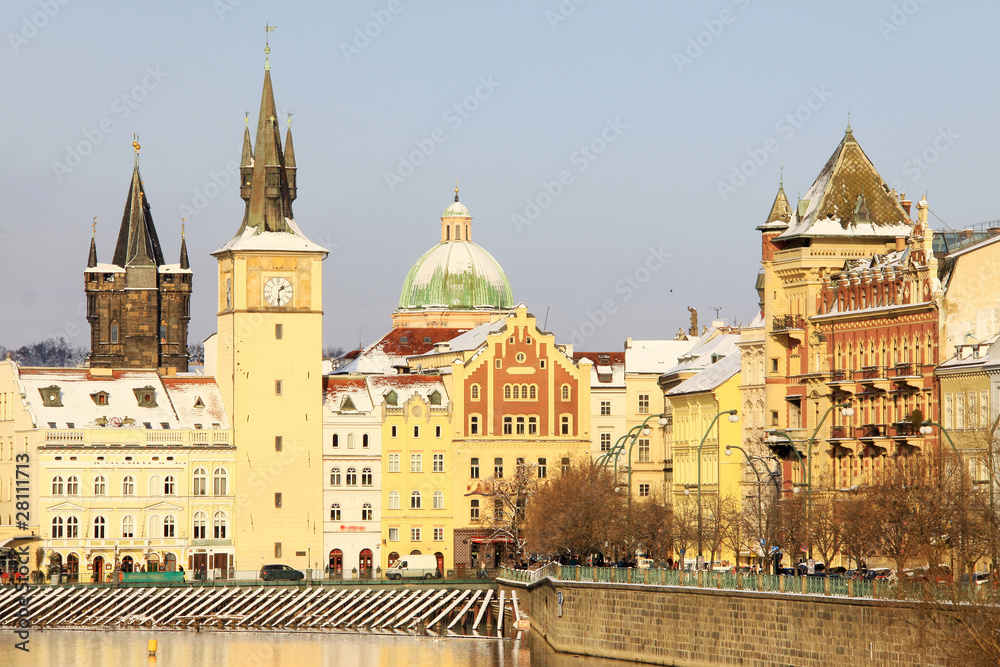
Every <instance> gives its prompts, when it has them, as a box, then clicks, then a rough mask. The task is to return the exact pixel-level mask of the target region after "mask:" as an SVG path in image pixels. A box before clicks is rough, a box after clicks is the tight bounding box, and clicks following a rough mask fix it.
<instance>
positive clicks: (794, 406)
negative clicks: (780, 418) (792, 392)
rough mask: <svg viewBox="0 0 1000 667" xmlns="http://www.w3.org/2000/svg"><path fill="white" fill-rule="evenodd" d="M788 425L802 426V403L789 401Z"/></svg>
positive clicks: (792, 426) (793, 426)
mask: <svg viewBox="0 0 1000 667" xmlns="http://www.w3.org/2000/svg"><path fill="white" fill-rule="evenodd" d="M788 427H789V428H802V403H800V402H799V401H788Z"/></svg>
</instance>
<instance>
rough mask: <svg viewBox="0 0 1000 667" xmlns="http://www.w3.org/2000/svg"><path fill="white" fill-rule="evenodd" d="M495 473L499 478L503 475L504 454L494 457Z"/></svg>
mask: <svg viewBox="0 0 1000 667" xmlns="http://www.w3.org/2000/svg"><path fill="white" fill-rule="evenodd" d="M493 474H494V475H496V477H497V478H501V477H503V457H502V456H498V457H496V458H495V459H493Z"/></svg>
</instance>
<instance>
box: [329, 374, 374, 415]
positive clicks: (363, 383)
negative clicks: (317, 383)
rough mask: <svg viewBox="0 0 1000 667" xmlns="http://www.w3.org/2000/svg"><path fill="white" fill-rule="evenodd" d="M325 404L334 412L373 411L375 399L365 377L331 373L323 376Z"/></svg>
mask: <svg viewBox="0 0 1000 667" xmlns="http://www.w3.org/2000/svg"><path fill="white" fill-rule="evenodd" d="M323 405H324V406H325V407H326V409H327V410H330V411H332V412H360V413H367V412H371V411H372V408H374V407H375V406H374V401H373V400H372V397H371V394H370V393H369V391H368V382H367V380H366V378H364V377H346V376H343V375H330V376H327V377H325V378H323Z"/></svg>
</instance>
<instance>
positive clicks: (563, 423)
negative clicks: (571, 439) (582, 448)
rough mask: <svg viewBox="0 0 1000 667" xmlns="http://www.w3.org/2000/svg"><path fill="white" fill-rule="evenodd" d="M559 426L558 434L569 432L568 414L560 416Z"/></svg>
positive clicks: (567, 433)
mask: <svg viewBox="0 0 1000 667" xmlns="http://www.w3.org/2000/svg"><path fill="white" fill-rule="evenodd" d="M559 428H560V431H559V432H560V434H562V435H569V434H570V433H569V430H570V421H569V415H563V416H562V419H560V425H559Z"/></svg>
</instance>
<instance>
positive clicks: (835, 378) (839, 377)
mask: <svg viewBox="0 0 1000 667" xmlns="http://www.w3.org/2000/svg"><path fill="white" fill-rule="evenodd" d="M826 384H827V385H828V386H830V387H833V388H834V390H836V391H842V392H845V393H848V394H853V393H854V384H855V382H854V378H853V371H851V370H850V369H849V368H836V369H834V370H832V371H830V379H829V380H827V382H826Z"/></svg>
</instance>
